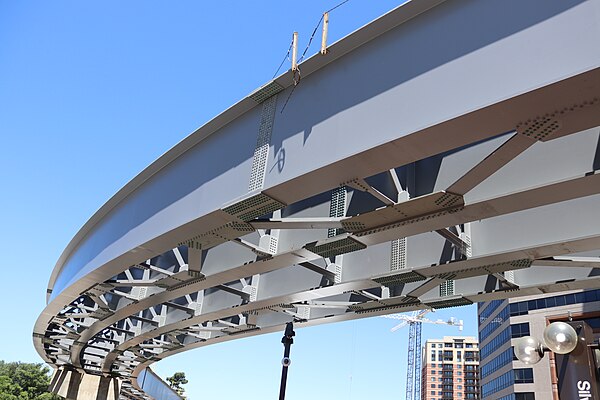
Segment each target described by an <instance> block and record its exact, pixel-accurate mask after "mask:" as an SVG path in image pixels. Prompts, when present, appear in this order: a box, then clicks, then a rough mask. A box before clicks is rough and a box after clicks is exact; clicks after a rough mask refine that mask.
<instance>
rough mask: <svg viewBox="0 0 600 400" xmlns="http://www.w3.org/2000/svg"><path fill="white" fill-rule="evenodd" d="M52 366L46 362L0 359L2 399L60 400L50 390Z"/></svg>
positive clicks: (0, 393) (0, 399) (0, 392)
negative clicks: (48, 365)
mask: <svg viewBox="0 0 600 400" xmlns="http://www.w3.org/2000/svg"><path fill="white" fill-rule="evenodd" d="M49 372H50V368H48V367H47V366H45V365H44V364H33V363H22V362H9V363H7V362H4V361H0V400H58V399H60V397H58V396H57V395H55V394H51V393H49V392H48V385H49V384H50V376H49Z"/></svg>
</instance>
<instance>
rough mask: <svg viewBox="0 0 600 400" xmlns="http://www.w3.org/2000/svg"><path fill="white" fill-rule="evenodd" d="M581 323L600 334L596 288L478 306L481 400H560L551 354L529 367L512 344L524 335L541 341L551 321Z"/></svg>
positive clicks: (598, 292) (599, 297)
mask: <svg viewBox="0 0 600 400" xmlns="http://www.w3.org/2000/svg"><path fill="white" fill-rule="evenodd" d="M569 314H570V315H571V316H572V318H573V320H585V321H586V322H587V323H588V324H589V325H590V326H591V327H592V328H593V330H594V335H595V336H596V338H598V337H599V336H600V290H588V291H571V292H563V293H554V294H546V295H543V296H540V295H536V296H528V297H519V298H515V299H509V300H494V301H489V302H485V303H480V304H479V305H478V315H479V343H480V348H481V361H480V364H481V365H480V372H481V381H480V382H481V399H482V400H558V387H557V384H558V378H557V373H556V365H555V363H554V357H553V354H552V353H546V355H545V356H544V358H542V360H541V361H540V362H539V363H537V364H534V365H527V364H524V363H522V362H521V361H519V360H517V359H516V357H515V356H514V353H513V348H512V345H513V344H514V341H515V339H517V338H520V337H522V336H533V337H535V338H538V339H542V337H543V331H544V328H545V327H546V326H547V325H548V324H549V323H551V322H554V321H559V320H567V319H568V317H569Z"/></svg>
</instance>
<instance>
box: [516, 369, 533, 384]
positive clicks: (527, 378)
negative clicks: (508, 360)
mask: <svg viewBox="0 0 600 400" xmlns="http://www.w3.org/2000/svg"><path fill="white" fill-rule="evenodd" d="M514 371H515V383H533V369H532V368H518V369H515V370H514Z"/></svg>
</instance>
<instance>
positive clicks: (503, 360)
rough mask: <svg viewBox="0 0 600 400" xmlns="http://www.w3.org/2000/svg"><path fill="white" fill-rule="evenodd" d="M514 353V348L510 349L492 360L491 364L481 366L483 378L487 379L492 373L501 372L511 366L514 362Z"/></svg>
mask: <svg viewBox="0 0 600 400" xmlns="http://www.w3.org/2000/svg"><path fill="white" fill-rule="evenodd" d="M513 356H514V352H513V348H512V347H509V348H508V349H506V350H504V351H503V352H502V353H500V354H499V355H498V356H497V357H494V358H492V359H490V361H489V362H487V363H485V364H483V365H482V366H481V377H482V378H485V377H486V376H488V375H489V374H491V373H492V372H495V371H497V370H499V369H500V368H502V367H504V366H505V365H507V364H510V363H511V361H512V360H513Z"/></svg>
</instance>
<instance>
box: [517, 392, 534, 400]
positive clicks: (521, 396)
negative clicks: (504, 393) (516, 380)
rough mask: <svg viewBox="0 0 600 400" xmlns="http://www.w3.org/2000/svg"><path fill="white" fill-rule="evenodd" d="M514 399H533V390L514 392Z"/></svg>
mask: <svg viewBox="0 0 600 400" xmlns="http://www.w3.org/2000/svg"><path fill="white" fill-rule="evenodd" d="M515 400H535V393H533V392H523V393H515Z"/></svg>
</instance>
